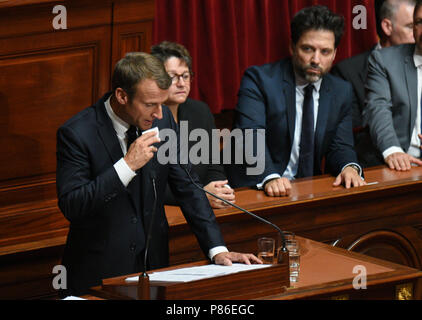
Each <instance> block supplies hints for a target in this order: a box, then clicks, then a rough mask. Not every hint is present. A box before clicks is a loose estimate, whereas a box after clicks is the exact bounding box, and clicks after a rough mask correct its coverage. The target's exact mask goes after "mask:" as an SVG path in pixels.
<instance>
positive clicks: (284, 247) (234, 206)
mask: <svg viewBox="0 0 422 320" xmlns="http://www.w3.org/2000/svg"><path fill="white" fill-rule="evenodd" d="M179 165H180V166H181V167H182V169H183V170H184V171H185V172H186V174H187V175H188V177H189V179H190V181H191V182H192V183H193V185H194V186H195V187H197V188H198V189H201V190H202V191H204V192H205V193H207V194H209V195H211V196H212V197H214V198H216V199H218V200H221V201H222V202H224V203H225V204H228V205H229V206H232V207H233V208H236V209H238V210H240V211H242V212H244V213H247V214H249V215H250V216H252V217H254V218H255V219H258V220H259V221H261V222H263V223H266V224H268V225H270V226H272V227H273V228H274V229H276V230H277V231H278V233H279V234H280V236H281V243H282V245H281V251H282V252H283V253H287V252H288V251H287V248H286V238H285V236H284V232H283V231H282V230H281V229H280V228H279V227H278V226H276V225H275V224H274V223H272V222H270V221H268V220H266V219H264V218H262V217H260V216H258V215H256V214H254V213H252V212H250V211H248V210H246V209H243V208H241V207H239V206H237V205H235V204H234V203H231V202H230V201H227V200H226V199H223V198H221V197H219V196H217V195H216V194H214V193H212V192H210V191H208V190H205V189H204V188H203V187H201V186H200V185H198V184H197V183H196V182H195V180H193V178H192V176H191V175H190V172H189V170H188V168H187V166H186V165H185V164H181V163H179ZM279 258H281V257H279ZM279 262H280V261H279Z"/></svg>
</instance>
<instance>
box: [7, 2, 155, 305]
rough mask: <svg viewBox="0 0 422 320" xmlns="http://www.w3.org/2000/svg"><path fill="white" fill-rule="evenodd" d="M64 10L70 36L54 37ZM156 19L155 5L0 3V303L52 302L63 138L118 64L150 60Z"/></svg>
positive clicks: (60, 223)
mask: <svg viewBox="0 0 422 320" xmlns="http://www.w3.org/2000/svg"><path fill="white" fill-rule="evenodd" d="M57 4H61V5H64V6H65V7H66V9H67V29H66V30H54V28H53V25H52V22H53V19H54V17H55V14H53V13H52V9H53V7H54V6H55V5H57ZM153 19H154V0H114V1H113V0H104V1H100V0H95V1H84V0H72V1H52V0H9V1H6V2H0V108H1V111H2V116H1V117H0V144H1V145H2V147H3V152H2V153H1V154H0V298H2V299H3V298H19V297H23V298H27V297H45V296H50V295H51V294H54V293H55V292H54V290H52V288H51V280H52V277H53V276H52V274H51V272H52V267H53V266H54V265H56V264H59V263H60V260H61V254H62V250H63V246H64V243H65V239H66V235H67V231H68V225H69V223H68V221H67V220H66V219H65V218H64V217H63V215H62V213H61V212H60V210H59V209H58V207H57V199H56V185H55V171H56V154H55V152H56V131H57V129H58V127H59V126H60V125H61V124H63V123H64V122H65V121H66V120H68V119H69V118H70V117H71V116H73V115H74V114H76V113H77V112H79V111H80V110H82V109H84V108H86V107H88V106H90V105H92V104H93V103H94V102H95V101H97V100H98V99H99V98H100V97H101V96H102V95H103V94H104V93H106V92H107V91H109V89H110V80H111V70H112V67H114V65H113V62H114V61H117V60H118V58H120V56H122V55H124V53H125V52H127V51H148V50H149V47H150V45H151V37H152V36H151V33H152V21H153ZM147 49H148V50H147Z"/></svg>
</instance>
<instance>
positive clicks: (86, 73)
mask: <svg viewBox="0 0 422 320" xmlns="http://www.w3.org/2000/svg"><path fill="white" fill-rule="evenodd" d="M109 30H110V27H97V28H92V29H91V30H90V32H84V31H67V32H63V33H51V34H41V35H31V36H23V37H17V38H14V39H13V40H9V39H0V48H2V49H0V74H1V76H0V105H1V107H2V117H1V121H0V132H1V133H0V143H1V145H2V146H3V152H2V153H1V155H0V180H2V181H4V180H10V179H16V178H24V177H31V176H41V175H45V174H51V173H54V172H55V170H56V155H55V149H56V131H57V129H58V128H59V126H60V125H61V124H63V123H64V122H65V121H66V120H67V119H69V118H70V117H71V116H72V115H74V114H76V113H77V112H78V111H80V110H82V109H83V108H85V107H88V106H90V105H91V104H92V103H94V102H95V100H96V99H97V98H98V97H99V96H100V95H101V93H100V92H101V91H103V90H104V88H106V87H108V78H109V74H110V70H109V68H108V63H107V62H108V61H109V51H108V48H109V47H110V39H109V38H108V37H107V33H108V32H109ZM82 70H83V72H81V71H82ZM100 89H101V91H100ZM34 200H39V199H34Z"/></svg>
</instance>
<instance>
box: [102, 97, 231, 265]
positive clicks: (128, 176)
mask: <svg viewBox="0 0 422 320" xmlns="http://www.w3.org/2000/svg"><path fill="white" fill-rule="evenodd" d="M110 97H111V96H110ZM104 104H105V108H106V111H107V114H108V116H109V117H110V119H111V123H112V124H113V128H114V130H115V131H116V135H117V138H118V140H119V143H120V147H121V148H122V152H123V155H126V153H127V139H128V138H127V134H126V131H127V130H129V127H130V125H129V124H128V123H126V122H125V121H123V120H122V119H120V118H119V117H118V116H117V115H116V114H115V113H114V111H113V109H112V108H111V105H110V98H108V99H107V101H106V102H105V103H104ZM114 169H115V170H116V172H117V175H118V176H119V178H120V180H121V181H122V183H123V185H124V186H125V187H127V186H128V185H129V183H130V182H131V181H132V179H133V178H134V177H135V176H136V172H134V171H132V169H131V168H129V166H128V165H127V163H126V161H125V160H124V158H123V157H122V158H121V159H120V160H119V161H117V162H116V163H115V164H114ZM228 251H229V250H228V249H227V248H226V247H225V246H219V247H214V248H211V249H210V250H209V252H208V257H209V258H210V259H211V260H212V259H213V258H214V256H215V255H217V254H219V253H221V252H228Z"/></svg>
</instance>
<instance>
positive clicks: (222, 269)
mask: <svg viewBox="0 0 422 320" xmlns="http://www.w3.org/2000/svg"><path fill="white" fill-rule="evenodd" d="M270 266H271V265H270V264H252V265H246V264H240V263H234V264H233V265H232V266H221V265H216V264H208V265H205V266H199V267H190V268H181V269H174V270H169V271H162V272H154V273H151V274H149V280H150V281H166V282H189V281H195V280H201V279H206V278H212V277H218V276H224V275H228V274H233V273H237V272H243V271H250V270H256V269H263V268H268V267H270ZM138 279H139V277H131V278H126V281H128V282H133V281H138Z"/></svg>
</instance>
